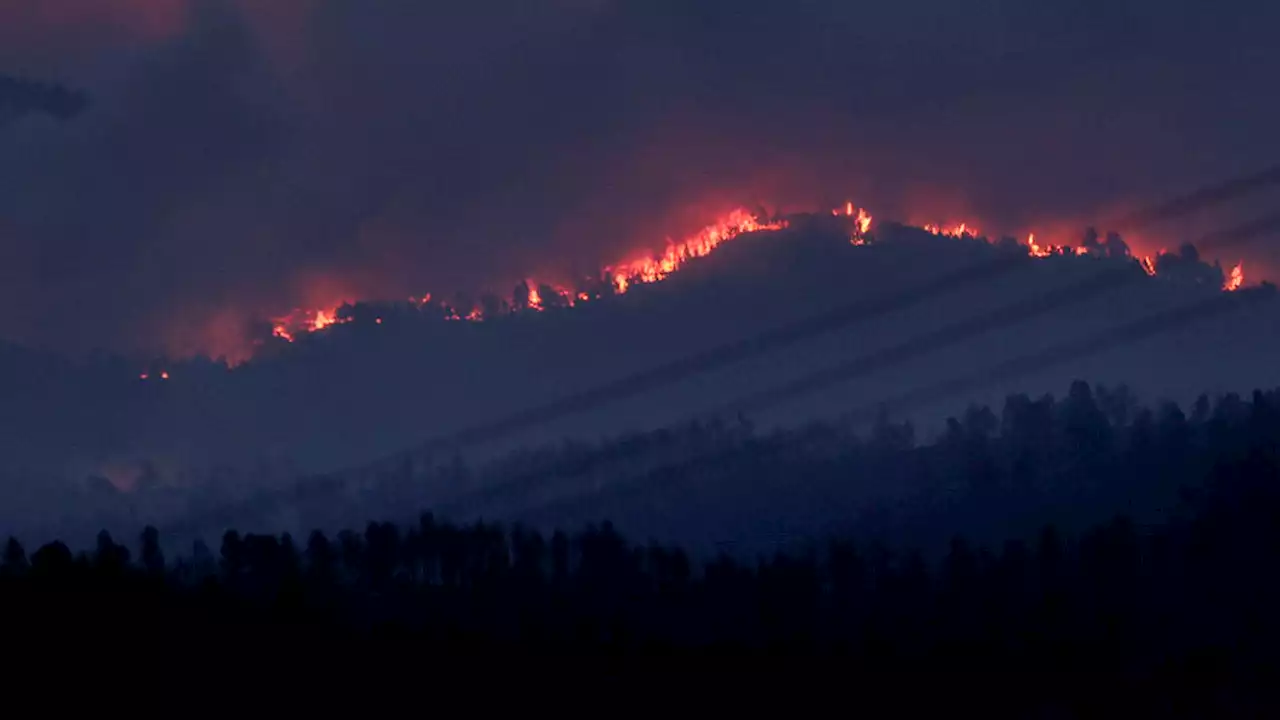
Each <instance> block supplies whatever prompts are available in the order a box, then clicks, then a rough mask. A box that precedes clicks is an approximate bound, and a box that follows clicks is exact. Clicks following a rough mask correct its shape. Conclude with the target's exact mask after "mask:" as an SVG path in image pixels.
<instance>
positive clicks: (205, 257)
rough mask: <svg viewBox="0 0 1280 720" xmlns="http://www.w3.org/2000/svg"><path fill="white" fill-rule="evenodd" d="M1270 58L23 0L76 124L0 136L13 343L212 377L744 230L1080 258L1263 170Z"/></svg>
mask: <svg viewBox="0 0 1280 720" xmlns="http://www.w3.org/2000/svg"><path fill="white" fill-rule="evenodd" d="M1278 26H1280V7H1277V6H1275V5H1270V4H1264V3H1258V2H1207V1H1206V2H1191V1H1188V0H1046V1H1041V2H1034V3H1029V2H1025V1H1024V0H982V1H980V2H965V3H957V2H951V1H944V0H899V1H898V2H892V3H878V4H870V3H848V2H834V1H832V0H738V1H733V0H634V1H632V0H617V1H610V0H543V1H541V2H529V1H527V0H518V1H517V0H477V1H476V2H470V3H445V4H441V3H427V2H417V1H410V0H405V1H404V2H369V1H368V0H271V2H260V1H259V0H9V1H7V2H5V3H3V4H2V5H0V74H5V75H9V76H14V77H29V78H36V79H40V80H43V81H49V82H57V83H62V84H65V85H66V86H68V87H71V88H75V89H78V90H83V91H85V92H87V93H88V94H89V96H90V98H91V99H92V104H91V105H90V107H89V108H88V109H87V110H86V112H84V113H83V114H81V115H80V116H79V117H77V118H74V119H72V120H69V121H63V120H59V119H56V118H52V117H47V116H42V115H40V114H35V113H33V114H29V115H27V116H24V117H21V118H19V119H17V120H16V121H13V122H10V123H8V124H6V125H4V126H3V127H0V307H3V312H2V313H0V335H3V336H4V337H5V338H6V339H10V340H16V341H19V342H22V343H26V344H31V345H37V346H44V347H50V348H54V349H57V350H60V351H73V352H79V351H85V350H89V349H92V348H95V347H104V348H108V349H111V350H117V351H126V352H138V351H148V352H151V351H158V350H164V351H169V352H177V353H183V352H186V353H190V352H196V351H211V352H212V351H219V350H224V349H226V348H228V347H233V346H235V345H236V343H237V342H239V341H240V340H241V339H242V338H243V335H244V332H245V323H246V321H247V320H248V319H250V318H253V317H262V316H264V315H270V314H271V313H279V312H283V311H286V310H288V309H289V308H291V307H293V306H295V305H300V304H314V303H330V302H333V301H334V300H336V299H356V298H379V297H383V298H402V297H405V296H406V295H408V294H409V293H419V292H421V291H423V290H429V289H439V288H448V289H460V288H472V287H483V286H490V285H497V286H498V287H509V286H510V283H511V282H512V281H513V280H514V279H515V278H519V277H523V276H526V275H528V274H540V275H543V276H548V277H550V276H554V275H555V274H556V273H569V272H571V271H573V270H574V269H584V268H595V267H599V266H600V265H601V264H603V263H608V262H612V261H616V260H618V259H620V256H624V255H627V254H628V253H631V252H633V251H634V250H636V249H637V248H643V247H647V246H652V245H653V244H654V243H655V241H656V242H659V243H660V242H661V239H662V238H663V237H664V236H665V235H667V234H678V233H680V232H682V231H683V230H685V229H689V228H692V227H696V226H698V225H700V224H701V223H702V222H703V221H705V220H706V219H707V218H708V216H710V215H714V214H716V213H718V212H720V211H721V210H723V209H725V208H728V207H731V206H733V205H737V204H740V203H748V204H750V203H755V202H762V203H765V204H766V205H767V206H769V207H781V208H792V209H818V208H821V207H824V206H825V207H831V206H832V204H833V203H838V202H843V201H844V200H845V199H847V198H853V199H855V200H856V201H857V202H859V203H860V204H863V205H865V206H867V207H870V208H872V209H873V210H874V211H875V212H876V213H877V214H878V215H879V216H882V217H895V218H899V219H903V220H908V221H925V220H935V221H947V220H950V219H960V217H967V218H970V219H976V220H980V221H981V222H982V223H983V224H984V225H986V226H989V227H992V228H1000V229H1007V231H1009V232H1014V231H1023V230H1026V229H1028V228H1031V227H1033V226H1036V225H1037V224H1045V223H1050V224H1052V223H1079V224H1081V225H1083V224H1085V223H1088V222H1092V221H1094V219H1095V218H1097V217H1100V216H1104V215H1105V214H1106V213H1108V212H1113V211H1116V210H1117V209H1121V208H1125V207H1128V206H1132V205H1135V204H1141V203H1145V202H1148V201H1150V200H1156V199H1160V198H1162V197H1164V196H1166V195H1168V194H1170V193H1177V192H1180V191H1183V190H1187V189H1191V188H1194V187H1196V186H1198V185H1203V184H1206V183H1210V182H1213V181H1216V180H1219V179H1223V178H1226V177H1230V176H1232V175H1236V174H1242V173H1246V172H1250V171H1253V170H1257V169H1259V168H1261V167H1265V166H1268V165H1270V164H1272V163H1274V162H1275V161H1276V159H1277V158H1280V139H1278V138H1277V135H1276V133H1275V128H1276V127H1280V97H1278V96H1277V95H1276V93H1275V92H1274V90H1273V89H1272V88H1271V85H1272V84H1273V83H1274V78H1275V77H1278V76H1280V48H1277V46H1276V44H1275V41H1274V29H1275V28H1276V27H1278ZM1234 219H1235V220H1236V221H1240V220H1244V219H1247V218H1244V217H1240V218H1234ZM1275 247H1276V246H1275V245H1274V244H1272V245H1271V248H1272V249H1270V250H1268V249H1267V246H1266V245H1265V244H1261V245H1258V246H1257V247H1255V248H1254V249H1252V250H1251V251H1250V252H1251V253H1252V254H1251V255H1246V257H1247V258H1248V259H1249V260H1250V261H1251V262H1252V263H1253V264H1254V265H1255V266H1261V267H1265V266H1266V265H1267V264H1268V262H1270V266H1271V267H1280V250H1276V249H1275ZM1268 253H1270V254H1269V255H1268ZM1272 274H1273V275H1274V273H1272Z"/></svg>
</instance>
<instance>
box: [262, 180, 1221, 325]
mask: <svg viewBox="0 0 1280 720" xmlns="http://www.w3.org/2000/svg"><path fill="white" fill-rule="evenodd" d="M831 215H832V216H834V217H836V218H847V219H848V221H849V230H848V232H849V241H850V243H851V244H852V245H855V246H861V245H867V244H870V243H872V242H874V236H873V235H872V234H871V228H872V222H873V220H872V215H871V213H870V212H868V211H867V210H866V209H864V208H860V207H858V206H856V205H854V203H852V202H848V203H845V204H844V206H843V207H838V208H835V209H833V210H831ZM786 227H787V222H786V221H785V220H769V219H765V218H761V217H758V216H757V215H755V214H753V213H752V212H750V211H748V210H745V209H742V208H739V209H736V210H733V211H731V212H728V213H726V214H724V215H723V216H721V217H720V218H719V219H717V220H716V221H715V222H713V223H710V224H708V225H706V226H704V227H703V228H702V229H701V230H698V231H697V232H694V233H692V234H690V235H689V236H687V237H685V238H684V239H682V240H678V241H677V240H671V239H668V240H667V243H666V246H665V247H664V248H663V249H662V250H661V251H657V252H643V253H637V254H636V255H634V256H632V257H631V258H630V259H627V260H625V261H623V262H619V263H615V264H612V265H607V266H605V267H604V268H603V269H602V270H601V272H600V274H599V277H598V281H599V283H600V284H598V285H596V286H591V285H590V284H589V283H585V284H583V285H581V286H578V287H569V286H564V285H560V284H551V283H546V282H541V281H537V280H535V279H532V278H530V279H526V280H525V281H524V283H523V284H522V285H521V288H522V289H518V291H517V293H516V294H515V295H514V296H513V298H512V299H511V300H509V301H507V300H502V301H500V302H499V303H498V304H497V305H494V304H492V303H491V304H489V305H484V306H482V305H480V304H477V305H474V306H470V307H461V308H459V307H454V306H451V305H449V304H446V303H443V302H442V301H439V300H434V299H433V295H432V294H431V293H424V294H422V295H421V296H413V297H410V298H409V302H410V304H411V306H415V307H417V308H420V309H426V308H428V307H437V308H438V309H439V310H440V311H441V317H442V318H443V319H445V320H452V321H456V322H463V321H465V322H481V321H484V320H489V319H492V318H490V317H489V316H488V315H487V313H493V312H501V313H502V314H510V313H517V312H521V311H532V312H544V311H547V310H549V309H552V308H561V307H574V306H575V305H578V304H580V303H586V302H591V301H594V300H597V299H599V298H600V297H602V295H608V294H614V295H622V294H625V293H627V292H629V291H631V290H632V289H633V288H635V287H636V286H637V285H643V284H650V283H657V282H661V281H662V280H664V279H666V278H668V277H670V276H671V275H673V274H674V273H677V272H679V271H680V270H681V269H682V268H683V267H684V266H685V265H686V264H687V263H688V262H690V261H692V260H695V259H697V258H702V257H706V256H707V255H710V254H711V253H713V252H715V250H716V249H717V248H719V247H720V246H721V245H723V244H724V243H726V242H729V241H732V240H733V239H734V238H736V237H738V236H740V235H742V234H744V233H752V232H769V231H778V230H782V229H784V228H786ZM919 227H920V228H921V229H923V230H925V231H926V232H929V233H932V234H934V235H936V236H938V237H940V238H954V239H971V240H984V241H986V242H994V241H993V240H992V239H990V238H987V237H985V236H983V235H982V233H981V231H980V230H979V227H980V226H979V225H978V224H975V223H973V222H971V221H969V220H964V221H954V222H949V223H945V224H944V223H932V222H928V223H922V224H920V225H919ZM1053 229H1054V230H1058V232H1050V233H1048V234H1047V235H1044V236H1042V235H1039V234H1037V233H1034V232H1033V233H1029V234H1028V235H1027V237H1026V241H1025V242H1024V243H1020V244H1021V245H1022V246H1023V247H1024V248H1025V250H1026V252H1027V254H1028V255H1029V256H1031V257H1035V258H1049V257H1055V256H1056V257H1063V256H1070V257H1074V256H1098V257H1110V258H1117V257H1119V258H1131V259H1132V261H1133V262H1135V263H1136V264H1137V265H1138V266H1139V267H1140V268H1141V269H1142V270H1143V271H1144V272H1146V273H1147V274H1148V275H1155V274H1156V272H1157V268H1158V267H1160V256H1161V255H1162V254H1164V251H1163V250H1162V251H1161V252H1160V253H1157V254H1155V255H1150V254H1133V253H1131V252H1130V250H1129V247H1128V243H1127V241H1124V242H1116V243H1113V239H1112V238H1111V237H1108V238H1106V239H1105V241H1102V240H1098V239H1097V237H1096V235H1095V236H1090V238H1086V239H1085V240H1082V241H1081V242H1080V243H1076V244H1072V243H1067V242H1052V241H1049V240H1047V239H1045V238H1046V237H1056V236H1061V235H1063V234H1065V233H1063V232H1061V230H1062V228H1053ZM1006 242H1009V241H1006ZM1244 282H1245V278H1244V268H1243V265H1242V264H1238V265H1236V266H1235V267H1233V268H1232V269H1231V271H1230V272H1229V273H1227V275H1226V277H1225V280H1224V284H1223V289H1224V290H1228V291H1230V290H1237V289H1239V288H1240V287H1242V286H1243V285H1244ZM335 290H336V287H335V286H333V285H329V286H327V287H326V289H325V292H324V293H322V294H321V295H322V296H325V297H339V296H340V295H338V293H336V292H335ZM343 295H344V296H348V297H349V295H347V294H346V293H345V292H344V293H343ZM378 299H379V298H377V297H371V298H370V300H374V301H376V300H378ZM348 304H350V301H349V300H343V301H340V302H336V303H328V304H317V305H314V306H312V307H318V308H319V309H309V310H308V309H297V310H294V311H293V312H291V313H289V314H286V315H283V316H280V317H277V318H275V319H274V320H273V322H272V335H273V336H274V337H275V338H277V339H279V340H283V341H285V342H288V343H292V342H296V341H297V340H298V339H299V338H300V337H302V336H303V335H306V334H310V333H317V332H321V331H324V330H326V329H329V328H331V327H333V326H335V325H340V324H345V323H349V322H352V321H353V318H352V317H351V316H350V315H344V314H341V313H340V308H341V307H342V306H343V305H348ZM485 308H488V309H485ZM383 321H384V320H383V317H381V316H379V317H377V318H376V319H374V320H373V322H374V323H375V324H377V325H382V324H383Z"/></svg>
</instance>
